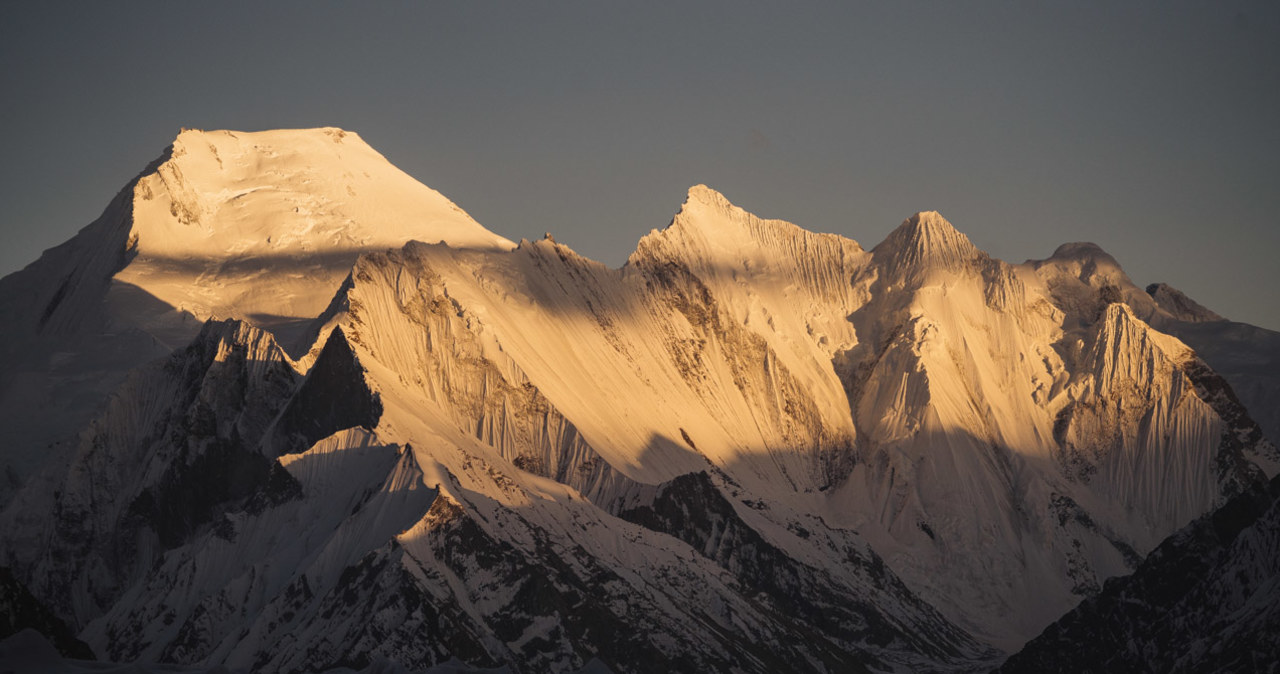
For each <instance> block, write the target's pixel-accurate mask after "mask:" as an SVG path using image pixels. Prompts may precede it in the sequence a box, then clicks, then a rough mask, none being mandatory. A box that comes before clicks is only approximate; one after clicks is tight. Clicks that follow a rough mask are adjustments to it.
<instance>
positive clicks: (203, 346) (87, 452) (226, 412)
mask: <svg viewBox="0 0 1280 674" xmlns="http://www.w3.org/2000/svg"><path fill="white" fill-rule="evenodd" d="M411 239H420V241H411ZM95 246H97V247H99V248H100V249H101V250H102V251H103V252H102V256H95V255H94V254H93V250H94V247H95ZM108 258H109V259H108ZM81 270H89V271H88V272H86V271H81ZM89 272H92V273H89ZM64 286H65V288H64ZM33 288H40V291H39V292H34V291H33V290H32V289H33ZM60 288H63V289H60ZM1179 298H1181V296H1180V295H1178V294H1175V291H1172V290H1169V289H1165V290H1159V289H1158V290H1157V292H1155V293H1152V294H1147V293H1146V292H1143V291H1142V290H1141V289H1139V288H1138V287H1137V286H1135V285H1134V284H1133V283H1132V282H1131V281H1130V280H1129V278H1128V277H1127V276H1126V275H1125V274H1124V272H1123V270H1121V268H1120V267H1119V265H1118V263H1117V262H1116V261H1115V260H1114V259H1113V258H1111V257H1110V256H1108V255H1107V254H1106V253H1105V252H1103V251H1102V250H1101V249H1099V248H1098V247H1096V246H1094V245H1092V244H1067V245H1064V246H1062V247H1061V248H1059V250H1058V251H1056V252H1055V254H1054V256H1053V257H1051V258H1049V259H1048V260H1044V261H1038V262H1028V263H1024V264H1021V265H1011V264H1007V263H1005V262H1003V261H1000V260H997V259H994V258H991V257H990V256H988V255H987V254H985V253H983V252H982V251H980V250H978V249H977V248H976V247H975V246H974V245H973V244H972V242H971V241H969V239H968V238H967V237H965V236H964V235H963V234H962V233H960V232H959V231H958V230H956V228H954V227H953V226H952V225H951V224H950V223H948V222H947V221H946V220H945V219H944V218H943V217H942V216H941V215H939V214H938V213H936V212H922V213H918V214H916V215H915V216H912V217H911V218H909V219H907V220H906V221H905V222H903V223H902V224H901V225H900V226H899V227H898V228H896V229H895V230H893V231H892V232H891V233H890V234H889V235H888V236H887V237H886V238H885V240H884V241H883V242H881V243H880V244H879V245H877V246H875V247H874V248H872V249H871V250H870V251H868V250H866V249H864V248H863V247H862V246H861V245H859V244H858V243H857V242H855V241H853V240H852V239H849V238H846V237H843V236H839V235H836V234H816V233H812V232H808V231H805V230H804V229H801V228H800V227H797V226H796V225H793V224H790V223H787V222H783V221H780V220H766V219H761V218H758V217H756V216H754V215H751V214H750V213H747V212H746V211H744V210H742V209H740V208H738V207H736V206H734V205H733V204H732V203H730V202H729V201H728V200H727V199H726V198H725V197H724V196H722V195H720V194H719V193H717V192H715V191H714V190H711V189H710V188H707V187H705V186H695V187H694V188H692V189H690V191H689V194H688V197H687V199H686V201H685V203H684V204H683V206H682V207H681V209H680V210H679V212H678V213H677V214H676V215H675V217H674V218H673V220H672V222H671V224H670V225H669V226H667V227H666V228H664V229H662V230H655V231H653V232H651V233H649V234H648V235H646V236H645V237H644V238H643V239H641V241H640V242H639V244H638V246H637V248H636V251H635V252H634V253H633V254H632V255H631V256H630V257H629V259H628V261H627V264H626V265H624V266H623V267H622V268H620V269H609V268H607V267H605V266H604V265H601V264H599V263H596V262H593V261H591V260H588V259H586V258H583V257H581V256H579V255H577V254H576V253H574V252H573V251H572V250H571V249H570V248H569V247H567V246H565V245H563V244H561V243H558V242H556V241H555V240H554V239H553V238H551V237H550V236H547V237H546V238H544V239H543V240H540V241H536V242H529V241H521V242H520V244H519V245H513V244H510V242H507V241H506V240H505V239H502V238H501V237H497V236H496V235H493V234H490V233H489V232H487V231H485V230H484V229H483V228H482V227H480V226H479V225H478V224H476V223H475V222H474V221H472V220H471V219H470V218H469V217H468V216H466V214H465V213H463V212H462V211H461V210H460V209H458V208H457V207H456V206H453V205H452V204H451V203H449V202H448V201H447V200H446V199H444V197H442V196H440V195H439V194H437V193H435V192H433V191H431V190H429V189H428V188H426V187H423V186H421V185H419V184H417V183H415V182H413V181H412V180H411V179H409V178H408V177H407V176H404V175H403V174H402V173H400V172H399V171H397V170H395V169H394V167H390V165H389V164H387V163H386V162H385V160H383V159H382V158H381V157H380V156H378V155H377V153H376V152H374V151H373V150H372V149H370V148H368V146H366V145H364V144H363V143H362V142H360V141H359V140H358V138H356V137H355V136H354V135H353V134H347V133H343V132H340V131H338V130H336V129H323V130H314V131H290V132H265V133H263V134H238V133H232V132H210V133H203V132H184V133H183V134H182V135H180V136H179V138H178V139H177V140H176V141H175V143H174V146H173V148H172V149H171V151H170V152H169V153H167V154H166V156H165V157H162V158H161V160H160V161H158V162H157V163H156V164H154V165H153V166H152V167H150V168H149V169H148V170H147V171H146V172H144V174H143V175H142V176H141V177H140V178H139V179H138V180H137V181H136V182H135V183H133V184H132V185H131V186H130V188H129V189H127V190H126V191H125V193H122V196H121V197H119V198H118V199H117V201H116V202H113V205H112V207H111V208H110V209H108V212H107V213H106V214H104V216H103V218H102V219H100V220H99V221H98V222H97V223H95V224H94V225H91V226H90V227H89V228H86V230H85V231H84V232H82V233H81V234H80V235H78V237H77V238H76V239H73V241H72V242H70V243H69V244H67V245H66V246H64V247H60V248H58V249H54V250H53V251H50V252H49V253H47V254H46V255H45V257H43V258H42V259H41V261H39V262H38V263H36V264H34V265H32V267H30V268H29V269H28V270H24V271H23V272H21V273H19V274H17V275H14V276H11V277H9V278H7V279H5V280H4V281H3V282H0V306H2V307H4V308H5V309H6V311H8V310H12V313H13V315H14V316H15V317H16V318H17V322H18V324H19V325H18V326H17V327H15V329H14V331H13V332H11V333H9V334H6V337H5V341H4V346H5V349H6V351H5V352H4V356H5V358H6V359H8V360H7V361H6V362H14V360H15V359H20V358H22V357H24V356H25V355H26V354H27V353H36V354H39V355H40V358H42V359H43V360H41V361H40V362H38V363H37V364H36V365H34V366H32V367H30V368H26V369H22V368H17V369H12V370H4V372H5V374H4V377H5V378H4V379H3V380H0V381H2V382H3V383H4V384H5V386H7V387H8V388H6V389H5V392H4V395H5V396H6V398H5V400H6V401H11V402H14V403H15V407H14V408H13V409H14V410H18V411H16V412H15V411H8V412H6V414H8V415H9V417H13V419H12V420H13V421H14V422H15V424H17V425H18V426H19V428H18V429H17V430H16V431H15V435H14V437H15V438H18V439H19V440H20V441H21V442H22V443H26V444H23V446H22V447H20V448H19V449H18V450H17V451H16V452H15V453H14V454H13V457H15V458H13V459H10V458H6V461H9V462H10V465H16V466H19V467H21V468H22V469H23V471H25V472H23V473H21V474H18V475H17V479H16V480H15V481H13V482H12V483H11V485H10V488H11V491H13V490H17V489H18V488H19V487H20V488H21V489H20V491H17V492H16V493H17V496H16V497H14V498H13V500H12V502H11V503H10V505H9V506H8V507H7V508H5V510H4V511H3V512H2V513H0V523H3V524H4V528H3V532H2V533H0V543H2V545H0V557H2V558H3V559H0V563H3V564H5V565H8V566H11V567H12V568H13V572H14V574H15V577H16V578H17V579H18V580H19V581H21V582H22V583H23V584H25V585H26V586H27V587H29V588H30V589H31V592H32V593H33V595H34V596H35V597H36V598H37V599H38V600H40V601H42V602H44V603H46V604H47V605H48V606H50V607H52V609H53V610H54V611H55V612H56V613H58V614H59V616H60V617H61V618H63V619H64V620H67V621H68V622H69V623H70V624H71V625H72V626H73V627H74V628H75V629H77V630H78V631H79V635H80V637H81V638H82V639H84V640H85V641H86V642H88V643H89V644H90V645H92V646H93V647H94V648H96V649H99V651H100V652H101V653H102V654H104V655H106V656H108V657H110V658H113V659H116V660H130V659H135V658H141V659H142V660H143V661H157V660H161V661H173V662H180V663H186V664H213V663H225V664H227V665H229V666H233V667H241V668H250V669H257V670H272V671H285V672H303V671H314V670H319V669H324V668H327V667H332V666H345V667H350V668H354V669H360V668H364V667H367V666H371V664H372V663H377V662H379V661H380V660H379V659H380V658H390V659H392V660H394V661H397V662H399V663H401V664H402V665H403V666H405V667H410V668H423V667H429V666H433V665H438V664H442V663H447V662H451V661H457V660H461V661H463V662H466V663H468V664H472V665H476V666H485V667H489V666H508V667H510V668H511V669H512V670H514V671H572V670H576V669H580V668H582V667H584V666H587V664H588V663H590V662H592V661H595V662H599V663H602V664H603V665H606V666H608V667H609V668H611V669H613V670H615V671H619V672H629V671H648V670H655V669H658V670H662V669H672V670H705V671H710V670H726V669H737V670H741V671H858V670H861V669H869V670H873V671H883V670H895V669H896V670H912V671H938V670H965V669H980V668H982V667H984V666H989V664H990V663H991V662H992V661H993V659H994V658H995V657H997V656H996V651H995V650H993V648H992V646H994V647H996V648H999V649H1006V650H1012V649H1014V648H1016V647H1017V646H1019V645H1021V643H1022V642H1023V641H1024V640H1026V639H1027V638H1029V637H1031V636H1033V635H1034V634H1035V633H1037V632H1038V631H1039V630H1040V629H1041V628H1043V627H1044V626H1045V625H1047V624H1049V623H1051V622H1052V621H1053V620H1054V619H1055V618H1057V617H1058V616H1060V615H1061V614H1062V613H1063V612H1065V611H1067V610H1068V609H1070V608H1071V607H1073V606H1074V605H1076V604H1077V603H1078V602H1079V601H1080V600H1081V599H1082V598H1085V597H1089V596H1092V595H1094V594H1096V593H1098V592H1099V591H1100V589H1101V588H1103V586H1104V584H1105V582H1106V580H1107V579H1108V578H1110V577H1112V576H1116V575H1121V574H1125V573H1128V572H1130V571H1132V570H1133V569H1135V568H1136V567H1137V566H1138V565H1139V564H1140V563H1141V561H1142V557H1143V555H1144V554H1145V553H1147V552H1148V551H1150V550H1151V549H1153V548H1154V546H1155V545H1156V544H1157V543H1158V542H1159V541H1160V540H1161V539H1162V538H1164V537H1165V536H1167V535H1168V534H1170V533H1172V532H1174V531H1175V530H1177V529H1178V528H1180V527H1182V526H1184V525H1186V524H1187V523H1188V522H1190V521H1192V520H1194V519H1195V518H1196V517H1198V516H1200V515H1202V514H1203V513H1205V512H1207V511H1209V510H1211V509H1213V508H1215V507H1217V506H1219V505H1221V504H1222V503H1223V502H1225V501H1226V499H1228V498H1229V497H1231V496H1233V495H1236V494H1239V493H1248V492H1249V491H1250V490H1252V489H1256V488H1257V485H1259V484H1261V483H1262V482H1263V481H1264V480H1265V479H1266V478H1267V476H1269V475H1271V474H1273V473H1274V471H1275V470H1276V468H1277V467H1280V457H1277V456H1276V450H1275V448H1274V446H1272V445H1271V444H1270V443H1269V442H1268V441H1267V440H1266V439H1265V438H1264V432H1265V430H1266V425H1265V424H1264V425H1263V426H1262V427H1260V426H1259V425H1258V424H1256V423H1254V421H1253V418H1252V414H1253V411H1254V409H1255V406H1256V405H1258V404H1262V405H1264V407H1265V405H1266V404H1268V403H1267V401H1269V400H1272V398H1274V396H1275V395H1277V394H1276V393H1275V392H1276V391H1277V390H1280V387H1273V386H1271V385H1270V384H1269V383H1268V382H1270V381H1271V380H1270V379H1268V377H1269V376H1270V375H1268V374H1266V373H1267V372H1268V370H1267V369H1266V367H1252V374H1250V373H1247V372H1245V370H1248V369H1250V366H1249V365H1248V364H1257V363H1261V362H1263V361H1264V360H1265V353H1264V351H1265V345H1266V344H1270V342H1268V341H1267V339H1266V335H1262V336H1261V337H1259V338H1258V339H1256V340H1255V339H1254V337H1257V335H1255V334H1254V333H1249V332H1247V331H1242V330H1241V329H1232V330H1227V329H1226V328H1224V327H1223V326H1231V325H1237V324H1228V323H1225V322H1223V321H1217V320H1216V319H1215V318H1214V316H1213V315H1211V314H1209V313H1206V312H1205V311H1201V310H1199V309H1197V308H1196V307H1197V306H1198V305H1194V304H1193V303H1190V301H1189V300H1187V301H1183V300H1184V299H1185V298H1182V299H1179ZM1166 305H1168V306H1166ZM227 317H230V318H232V319H234V320H227V321H223V320H222V319H223V318H227ZM215 319H216V320H215ZM206 321H207V322H206ZM200 326H203V327H200ZM1245 327H1248V326H1245ZM1169 331H1172V332H1175V333H1176V335H1179V336H1171V335H1170V334H1167V332H1169ZM1259 334H1261V333H1259ZM1251 335H1253V336H1251ZM1180 336H1186V340H1185V343H1184V340H1182V339H1181V337H1180ZM278 344H284V345H285V346H286V347H287V348H281V346H278ZM1189 344H1190V346H1188V345H1189ZM1237 344H1247V345H1251V346H1249V347H1248V349H1244V350H1243V351H1241V350H1238V349H1237V350H1236V351H1235V353H1246V355H1245V356H1241V357H1239V358H1238V359H1237V360H1232V357H1231V356H1230V353H1229V352H1232V349H1233V348H1234V346H1224V345H1237ZM1202 345H1203V346H1202ZM1259 345H1263V346H1259ZM1191 347H1194V348H1195V350H1194V351H1193V350H1192V348H1191ZM1249 349H1252V351H1250V350H1249ZM171 350H172V352H171V353H170V351H171ZM290 354H292V356H291V355H290ZM148 361H151V362H150V363H149V364H148ZM1215 363H1226V364H1230V365H1232V366H1233V367H1235V368H1236V369H1234V370H1232V371H1229V372H1219V371H1217V369H1216V368H1217V367H1218V365H1217V364H1215ZM11 372H12V374H11ZM126 372H129V374H128V375H127V377H126V375H125V373H126ZM1250 377H1252V378H1250ZM1238 382H1244V383H1247V384H1248V385H1249V386H1250V388H1249V389H1248V390H1247V392H1246V393H1245V394H1241V395H1239V396H1237V392H1235V391H1233V389H1234V387H1235V386H1236V384H1237V383H1238ZM73 383H76V384H77V385H79V386H81V387H82V389H83V394H82V395H81V397H80V398H79V399H78V400H76V401H72V402H62V401H61V399H60V398H57V396H55V395H54V394H55V393H58V392H60V391H65V390H67V387H69V386H71V385H72V384H73ZM28 384H34V385H36V388H35V389H34V390H37V391H38V395H37V396H35V400H36V401H44V402H45V403H48V401H50V400H51V399H55V398H57V402H52V403H48V409H46V410H43V415H35V416H34V417H33V419H36V420H35V421H23V420H22V419H20V416H21V414H24V413H26V412H29V411H30V410H31V409H32V408H33V406H35V405H37V404H42V403H37V402H31V401H24V400H21V390H22V387H23V386H25V385H28ZM108 391H114V393H113V394H112V396H111V397H110V399H109V400H107V399H106V395H107V392H108ZM1268 396H1270V397H1268ZM1260 401H1261V402H1260ZM1265 411H1266V410H1265V409H1264V412H1265ZM1272 411H1274V410H1272ZM63 414H65V415H66V417H65V418H66V419H68V420H69V422H70V423H71V424H72V425H73V426H74V427H75V429H76V430H77V431H78V432H79V435H78V436H74V437H75V438H76V439H75V442H74V443H68V441H67V438H68V437H72V436H69V435H67V434H66V431H59V432H60V433H63V434H64V435H62V436H58V435H57V433H54V432H53V431H52V430H51V429H52V428H54V425H53V423H52V421H51V420H53V419H57V418H59V415H63ZM1268 414H1269V413H1268ZM9 417H6V418H9ZM37 417H38V418H37ZM1268 418H1270V417H1268ZM23 424H26V425H25V426H24V425H23ZM58 437H62V438H63V447H64V448H63V449H61V450H59V449H57V447H56V446H50V447H49V451H48V452H47V454H48V455H49V457H50V458H48V461H49V462H50V463H49V464H48V466H47V468H46V470H45V472H44V473H43V474H42V475H41V476H40V477H39V478H37V479H33V478H31V475H34V474H35V472H34V467H36V466H38V464H39V463H40V461H39V460H38V459H39V457H40V456H41V452H40V449H41V447H42V446H43V445H40V446H37V445H32V444H31V442H33V439H37V440H38V441H39V442H40V443H45V444H46V445H47V444H48V443H50V442H51V441H53V440H56V439H57V438H58ZM32 457H36V458H32ZM59 457H62V458H59Z"/></svg>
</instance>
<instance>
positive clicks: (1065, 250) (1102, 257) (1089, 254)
mask: <svg viewBox="0 0 1280 674" xmlns="http://www.w3.org/2000/svg"><path fill="white" fill-rule="evenodd" d="M1049 259H1050V260H1064V261H1065V260H1078V261H1081V262H1087V261H1094V262H1108V263H1110V264H1112V265H1115V266H1117V267H1119V266H1120V264H1119V263H1118V262H1116V259H1115V258H1114V257H1111V254H1110V253H1108V252H1107V251H1105V250H1103V249H1102V246H1099V245H1098V244H1096V243H1093V242H1092V241H1073V242H1070V243H1064V244H1062V245H1061V246H1058V247H1057V248H1056V249H1055V250H1054V251H1053V255H1050V256H1049Z"/></svg>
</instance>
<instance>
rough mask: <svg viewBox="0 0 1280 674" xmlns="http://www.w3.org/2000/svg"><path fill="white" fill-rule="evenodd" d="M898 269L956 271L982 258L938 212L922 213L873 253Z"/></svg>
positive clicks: (891, 235) (904, 223)
mask: <svg viewBox="0 0 1280 674" xmlns="http://www.w3.org/2000/svg"><path fill="white" fill-rule="evenodd" d="M871 252H872V253H873V254H874V255H875V256H876V257H877V258H880V259H884V260H890V261H892V266H894V267H896V268H905V267H921V266H929V267H934V266H941V267H945V268H949V269H954V268H957V267H958V266H959V265H961V264H963V263H964V262H967V261H969V260H971V259H973V258H974V257H977V256H978V255H979V251H978V249H977V247H976V246H974V245H973V243H972V242H970V241H969V237H967V236H965V235H964V234H962V233H960V231H959V230H957V229H956V228H955V227H954V226H952V225H951V223H950V222H948V221H947V219H946V218H944V217H942V215H941V214H940V213H938V212H937V211H920V212H919V213H916V214H915V215H913V216H911V217H909V218H907V219H906V220H904V221H903V222H902V224H901V225H899V226H898V228H897V229H895V230H893V231H892V232H890V233H889V236H887V237H885V239H884V241H881V242H880V244H879V245H877V246H876V247H875V248H873V249H872V250H871Z"/></svg>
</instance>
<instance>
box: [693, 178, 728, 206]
mask: <svg viewBox="0 0 1280 674" xmlns="http://www.w3.org/2000/svg"><path fill="white" fill-rule="evenodd" d="M694 203H697V204H706V205H709V206H732V205H733V204H732V203H730V202H729V200H728V199H727V198H725V196H724V195H723V194H721V193H719V192H717V191H716V190H713V189H711V188H710V187H707V186H706V185H703V184H702V183H698V184H697V185H694V186H693V187H690V188H689V194H688V196H686V197H685V200H684V205H685V206H688V205H690V204H694Z"/></svg>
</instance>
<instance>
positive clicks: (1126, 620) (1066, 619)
mask: <svg viewBox="0 0 1280 674" xmlns="http://www.w3.org/2000/svg"><path fill="white" fill-rule="evenodd" d="M1277 497H1280V479H1273V480H1272V481H1271V482H1270V483H1269V484H1266V485H1257V486H1255V487H1254V488H1251V489H1250V490H1248V491H1246V492H1244V493H1242V494H1240V495H1238V496H1236V497H1235V498H1233V499H1231V500H1230V501H1228V502H1227V503H1226V504H1225V505H1223V506H1222V507H1221V508H1218V509H1217V510H1215V511H1213V512H1212V513H1209V514H1206V515H1204V516H1202V517H1200V518H1198V519H1197V520H1196V521H1194V522H1192V523H1191V524H1190V525H1188V526H1187V527H1185V528H1184V529H1182V530H1181V531H1179V532H1178V533H1176V534H1175V535H1173V536H1171V537H1170V538H1169V539H1168V540H1166V541H1165V542H1164V543H1161V544H1160V547H1158V548H1156V550H1155V551H1154V552H1152V553H1151V554H1150V555H1149V556H1148V557H1147V559H1146V560H1145V561H1143V563H1142V565H1141V566H1139V567H1138V570H1137V571H1136V572H1134V573H1133V574H1132V575H1130V576H1126V577H1124V578H1116V579H1112V580H1109V581H1107V584H1106V586H1105V587H1104V588H1103V590H1102V592H1101V593H1099V594H1098V595H1097V596H1095V597H1091V598H1089V599H1086V600H1085V601H1084V602H1082V603H1081V604H1080V605H1079V606H1078V607H1076V608H1075V609H1074V610H1072V611H1071V612H1070V613H1068V614H1067V615H1065V616H1063V617H1062V618H1061V619H1059V620H1058V621H1056V622H1055V623H1054V624H1053V625H1050V626H1049V627H1048V628H1047V629H1046V630H1045V631H1044V632H1043V633H1042V634H1041V635H1040V636H1038V637H1036V638H1035V639H1033V640H1031V642H1029V643H1028V644H1027V645H1026V646H1025V647H1024V648H1023V649H1022V650H1021V651H1019V652H1018V653H1017V654H1015V655H1014V656H1013V657H1012V658H1010V659H1009V660H1008V661H1007V662H1005V664H1004V665H1003V666H1002V667H1001V668H1000V670H999V671H1001V672H1059V671H1060V672H1082V671H1097V672H1105V671H1126V672H1262V671H1270V670H1274V669H1275V667H1276V663H1277V662H1280V636H1278V635H1280V561H1278V560H1280V500H1278V499H1277ZM1084 644H1088V645H1089V648H1081V646H1082V645H1084Z"/></svg>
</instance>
